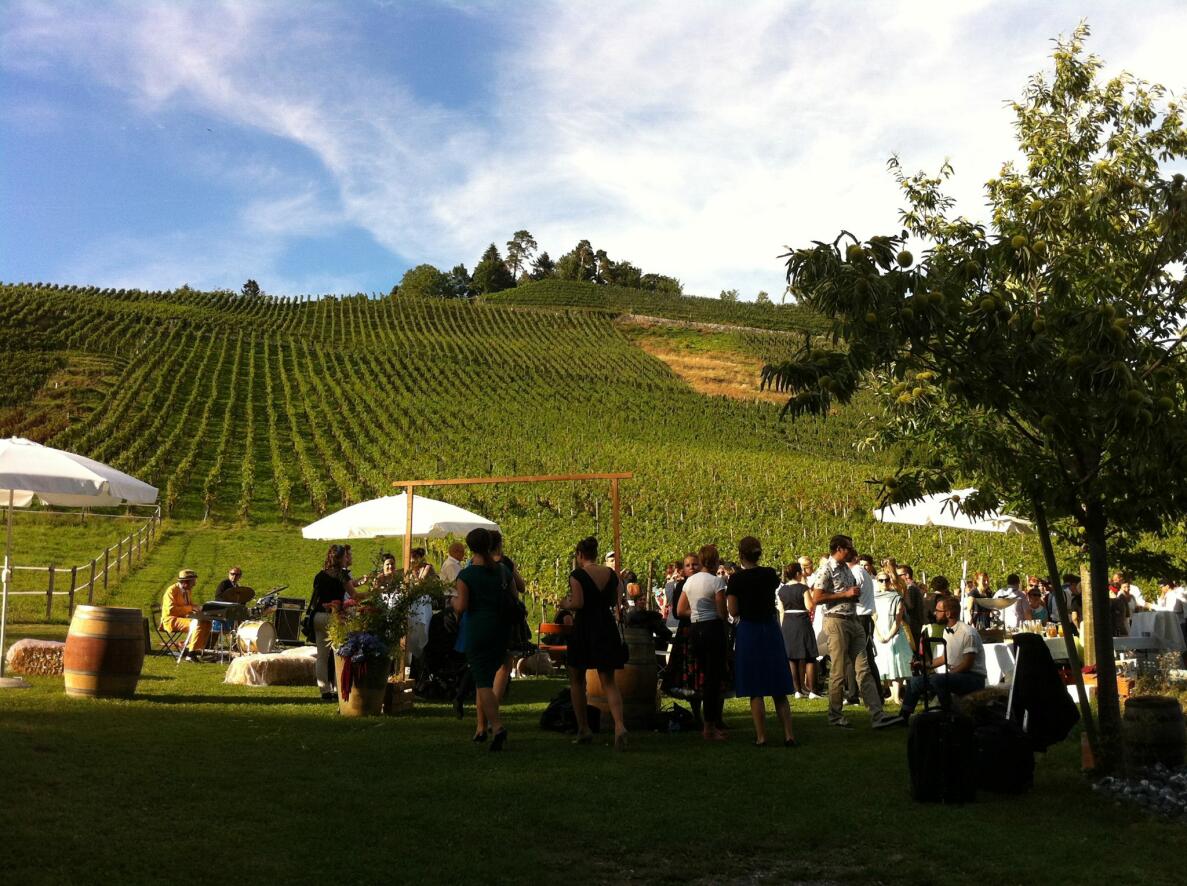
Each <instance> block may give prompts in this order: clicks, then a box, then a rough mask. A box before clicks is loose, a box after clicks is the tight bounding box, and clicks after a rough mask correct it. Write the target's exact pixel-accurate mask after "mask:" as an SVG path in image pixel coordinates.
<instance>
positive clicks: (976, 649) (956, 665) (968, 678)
mask: <svg viewBox="0 0 1187 886" xmlns="http://www.w3.org/2000/svg"><path fill="white" fill-rule="evenodd" d="M936 615H938V616H941V617H942V618H943V620H944V624H945V628H944V639H945V640H946V641H947V647H946V649H945V653H944V654H943V655H939V656H936V657H934V658H933V659H932V660H931V663H930V664H925V665H924V667H927V668H928V670H936V669H938V668H944V673H935V674H931V675H929V676H928V677H927V684H926V685H927V690H928V691H929V692H934V693H936V694H937V695H938V696H939V698H940V703H941V705H942V706H943V707H945V708H946V707H948V706H949V705H950V704H951V700H952V696H953V695H967V694H968V693H970V692H976V691H977V690H978V689H984V688H985V647H984V646H982V644H981V636H980V635H979V634H978V633H977V631H976V630H975V629H974V628H972V627H970V626H969V625H967V624H965V623H964V622H962V621H961V620H960V603H959V602H957V600H956V599H954V598H949V599H947V600H941V601H940V602H939V603H937V604H936ZM923 691H924V676H923V675H922V674H916V675H915V676H914V677H912V678H911V679H910V681H908V683H907V688H906V690H905V691H904V693H903V706H902V709H901V710H900V711H899V717H900V719H901V721H902V722H903V723H906V722H907V719H908V718H909V717H910V716H911V714H912V712H913V711H914V710H915V705H916V704H917V703H918V701H919V698H920V696H922V695H923Z"/></svg>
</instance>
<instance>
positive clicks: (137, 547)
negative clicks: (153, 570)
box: [129, 527, 144, 561]
mask: <svg viewBox="0 0 1187 886" xmlns="http://www.w3.org/2000/svg"><path fill="white" fill-rule="evenodd" d="M143 532H144V527H141V528H140V529H137V530H136V560H137V561H140V560H143V559H144V557H143V556H142V555H141V553H140V536H141V534H142V533H143ZM130 559H131V558H129V560H130Z"/></svg>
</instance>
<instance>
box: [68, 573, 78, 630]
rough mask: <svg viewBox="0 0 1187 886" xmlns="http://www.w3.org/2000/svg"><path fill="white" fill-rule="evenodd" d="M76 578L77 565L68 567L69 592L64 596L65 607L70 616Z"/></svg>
mask: <svg viewBox="0 0 1187 886" xmlns="http://www.w3.org/2000/svg"><path fill="white" fill-rule="evenodd" d="M77 579H78V567H77V566H71V567H70V592H69V594H68V595H67V596H66V608H67V610H68V611H69V613H70V616H71V618H73V617H74V586H75V584H76V582H77Z"/></svg>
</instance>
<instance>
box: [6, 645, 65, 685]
mask: <svg viewBox="0 0 1187 886" xmlns="http://www.w3.org/2000/svg"><path fill="white" fill-rule="evenodd" d="M65 648H66V644H65V643H59V642H58V641H57V640H31V639H27V638H26V639H24V640H17V641H16V642H15V643H13V644H12V646H10V647H9V648H8V655H7V656H6V657H5V667H6V669H7V670H8V671H10V672H12V673H14V674H22V675H24V676H26V677H60V676H62V651H63V650H64V649H65Z"/></svg>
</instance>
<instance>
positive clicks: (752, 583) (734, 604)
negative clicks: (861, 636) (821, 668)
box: [725, 535, 796, 747]
mask: <svg viewBox="0 0 1187 886" xmlns="http://www.w3.org/2000/svg"><path fill="white" fill-rule="evenodd" d="M738 559H739V560H741V561H742V568H741V569H739V570H738V571H737V572H735V573H734V574H733V575H731V576H730V578H729V585H728V587H727V588H726V592H725V604H726V607H727V608H728V609H729V614H730V615H732V616H733V617H734V618H737V619H738V636H737V642H736V646H735V654H734V679H735V682H734V688H735V691H736V692H737V694H738V695H739V696H742V697H745V696H749V698H750V716H751V718H752V719H753V720H754V744H755V746H756V747H763V746H765V745H766V743H767V725H766V716H767V715H766V707H765V702H764V699H766V697H767V696H770V698H771V700H772V701H774V703H775V712H776V713H777V714H778V715H779V721H780V722H781V723H782V724H783V744H784V745H785V746H786V747H795V746H796V740H795V733H794V732H793V731H792V728H791V705H789V704H788V703H787V696H788V695H790V694H791V692H792V688H793V687H792V682H791V673H790V672H789V671H788V669H787V664H786V662H787V656H786V651H785V650H784V648H783V635H782V634H781V633H780V631H779V622H778V619H777V612H776V609H775V592H776V591H777V590H778V588H779V573H777V572H776V571H775V570H774V569H771V568H770V567H769V566H759V565H758V561H759V560H760V559H762V545H760V544H759V541H758V539H757V538H755V537H754V536H752V535H748V536H746V537H745V538H743V539H742V540H741V541H740V542H738Z"/></svg>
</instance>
